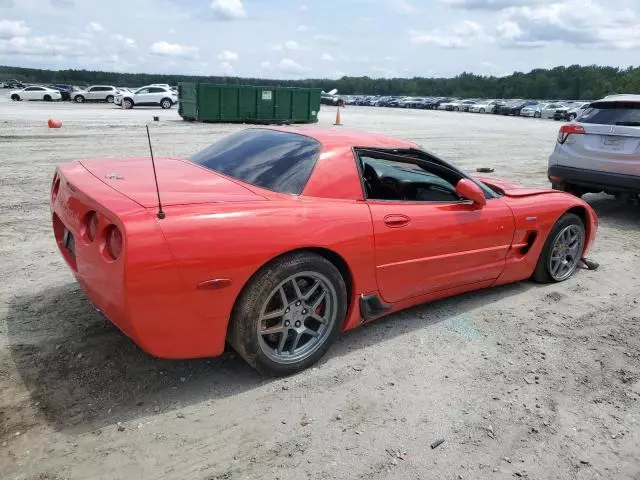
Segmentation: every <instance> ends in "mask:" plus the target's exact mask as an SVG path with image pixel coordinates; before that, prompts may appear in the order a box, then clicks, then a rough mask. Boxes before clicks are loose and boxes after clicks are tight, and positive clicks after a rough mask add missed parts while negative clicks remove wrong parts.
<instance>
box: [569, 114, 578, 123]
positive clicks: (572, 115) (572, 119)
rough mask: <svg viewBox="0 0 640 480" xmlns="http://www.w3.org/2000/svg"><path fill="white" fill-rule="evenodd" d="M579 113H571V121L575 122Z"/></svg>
mask: <svg viewBox="0 0 640 480" xmlns="http://www.w3.org/2000/svg"><path fill="white" fill-rule="evenodd" d="M576 117H577V115H576V114H575V113H572V114H571V115H569V121H570V122H573V121H574V120H575V119H576Z"/></svg>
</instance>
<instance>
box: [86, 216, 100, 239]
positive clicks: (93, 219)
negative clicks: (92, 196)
mask: <svg viewBox="0 0 640 480" xmlns="http://www.w3.org/2000/svg"><path fill="white" fill-rule="evenodd" d="M84 225H85V236H86V237H87V241H88V242H93V241H94V240H95V239H96V233H97V232H98V215H97V214H96V212H89V213H87V214H86V215H85V217H84Z"/></svg>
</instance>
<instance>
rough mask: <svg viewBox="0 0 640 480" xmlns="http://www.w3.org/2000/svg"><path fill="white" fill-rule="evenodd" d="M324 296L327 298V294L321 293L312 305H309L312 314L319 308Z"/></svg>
mask: <svg viewBox="0 0 640 480" xmlns="http://www.w3.org/2000/svg"><path fill="white" fill-rule="evenodd" d="M326 296H327V292H322V293H321V294H320V296H319V297H318V298H316V301H315V302H313V305H311V310H313V312H315V311H316V309H317V308H318V307H319V306H320V304H321V303H322V301H323V300H324V299H325V298H326Z"/></svg>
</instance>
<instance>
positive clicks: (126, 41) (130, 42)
mask: <svg viewBox="0 0 640 480" xmlns="http://www.w3.org/2000/svg"><path fill="white" fill-rule="evenodd" d="M113 39H114V40H115V41H116V43H117V44H118V46H119V48H120V49H123V50H134V49H136V48H138V46H137V45H136V41H135V40H134V39H133V38H128V37H125V36H124V35H120V34H119V33H117V34H115V35H113Z"/></svg>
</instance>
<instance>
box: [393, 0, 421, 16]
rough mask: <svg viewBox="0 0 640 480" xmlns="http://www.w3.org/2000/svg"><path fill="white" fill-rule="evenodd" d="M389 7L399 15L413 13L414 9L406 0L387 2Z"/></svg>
mask: <svg viewBox="0 0 640 480" xmlns="http://www.w3.org/2000/svg"><path fill="white" fill-rule="evenodd" d="M387 1H388V3H389V6H390V7H391V8H392V9H394V10H395V11H397V12H400V13H405V14H408V13H413V12H415V10H416V9H415V7H414V6H413V5H411V4H410V3H409V2H408V0H387Z"/></svg>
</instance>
